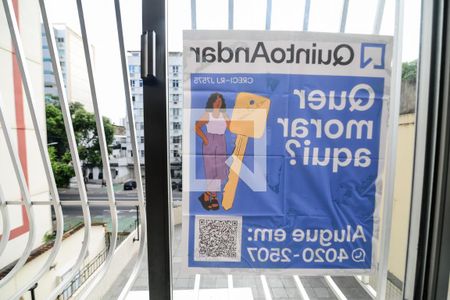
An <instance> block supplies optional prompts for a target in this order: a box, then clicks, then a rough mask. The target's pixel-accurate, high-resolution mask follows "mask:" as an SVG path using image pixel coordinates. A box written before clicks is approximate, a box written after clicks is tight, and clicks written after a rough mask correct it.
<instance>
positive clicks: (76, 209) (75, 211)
mask: <svg viewBox="0 0 450 300" xmlns="http://www.w3.org/2000/svg"><path fill="white" fill-rule="evenodd" d="M172 193H173V197H174V200H175V201H177V200H181V192H178V191H173V192H172ZM59 198H60V200H61V202H64V201H79V200H80V195H79V194H78V193H61V194H60V196H59ZM88 199H89V200H95V201H105V205H104V206H98V205H95V206H94V205H91V206H90V207H89V208H90V212H91V216H92V217H96V216H109V214H110V213H109V206H108V196H107V194H106V193H101V194H98V193H96V194H88ZM116 200H119V201H136V200H138V199H137V193H136V192H129V193H120V194H116ZM117 210H118V213H119V215H120V214H122V215H133V216H135V215H136V206H135V205H130V206H121V207H118V209H117ZM63 214H64V216H69V217H78V216H80V217H81V216H83V213H82V210H81V207H80V206H65V205H63Z"/></svg>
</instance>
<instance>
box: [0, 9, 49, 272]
mask: <svg viewBox="0 0 450 300" xmlns="http://www.w3.org/2000/svg"><path fill="white" fill-rule="evenodd" d="M40 22H41V20H40V14H39V4H38V3H37V2H36V1H32V0H20V1H19V27H20V32H21V36H22V41H23V47H24V50H25V55H26V63H27V67H28V70H29V74H30V77H31V85H32V88H33V92H34V93H33V96H34V97H35V98H34V106H35V109H36V113H37V117H38V120H39V121H40V123H39V126H40V131H41V134H42V135H43V138H44V140H45V141H46V127H45V106H44V96H43V69H42V46H41V25H40ZM0 66H1V67H0V78H1V80H0V95H1V100H0V101H1V104H0V105H1V108H2V109H3V112H4V115H5V117H6V119H7V120H6V122H7V124H8V127H9V128H10V129H11V134H12V137H13V141H12V142H13V144H14V147H15V148H16V149H18V147H17V144H18V142H17V136H18V132H25V146H24V147H23V150H26V155H24V156H25V157H26V161H27V166H26V171H27V173H28V177H29V180H28V181H29V189H30V194H31V197H32V200H33V201H48V200H49V196H48V183H47V180H46V177H45V175H44V169H43V164H42V161H41V158H40V155H39V152H38V151H37V150H36V149H37V141H36V137H35V131H34V128H33V125H32V122H31V118H30V114H29V110H28V106H27V104H26V97H25V93H23V103H24V116H25V118H24V123H25V126H24V128H19V129H18V128H17V125H18V123H17V118H16V112H17V111H18V107H19V106H17V105H16V104H15V103H16V101H17V100H18V98H17V97H16V96H17V95H16V93H15V92H14V80H13V55H12V45H11V36H10V33H9V29H8V25H7V23H6V16H5V13H4V9H3V5H2V4H0ZM17 151H18V150H17ZM23 152H25V151H23ZM0 166H1V167H0V169H1V172H0V187H1V188H2V190H3V193H4V195H5V198H6V200H9V201H13V200H21V195H20V192H19V186H18V183H17V180H16V177H15V173H14V169H13V166H12V163H11V159H10V156H9V154H8V151H7V148H6V145H5V137H4V136H3V134H2V133H0ZM34 212H35V216H36V218H37V219H38V220H39V226H37V227H36V236H37V238H36V240H35V243H34V247H37V246H39V245H40V244H41V243H42V237H43V236H44V234H45V232H47V231H50V230H51V229H52V227H51V215H50V208H49V207H48V206H36V207H35V208H34ZM9 213H10V219H11V221H12V226H13V227H14V228H17V227H20V226H21V225H22V224H23V216H22V209H21V207H19V206H17V207H13V208H10V209H9ZM2 223H3V221H2V220H1V217H0V230H1V228H2V226H3V225H2ZM25 232H26V231H25ZM27 239H28V234H27V233H24V234H21V235H19V236H17V237H15V238H12V239H11V240H10V242H9V243H8V247H7V248H6V250H5V252H4V253H3V254H2V255H1V257H0V268H2V267H3V266H5V265H8V264H9V263H11V262H13V261H14V260H16V259H17V258H19V257H20V256H21V253H22V252H23V250H24V247H25V244H26V242H27Z"/></svg>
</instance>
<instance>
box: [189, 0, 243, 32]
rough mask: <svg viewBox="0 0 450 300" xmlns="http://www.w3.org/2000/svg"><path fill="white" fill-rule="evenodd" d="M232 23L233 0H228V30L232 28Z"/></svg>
mask: <svg viewBox="0 0 450 300" xmlns="http://www.w3.org/2000/svg"><path fill="white" fill-rule="evenodd" d="M194 1H195V0H194ZM233 24H234V0H228V29H229V30H232V29H233Z"/></svg>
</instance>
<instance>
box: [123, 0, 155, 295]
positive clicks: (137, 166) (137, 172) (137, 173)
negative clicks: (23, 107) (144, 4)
mask: <svg viewBox="0 0 450 300" xmlns="http://www.w3.org/2000/svg"><path fill="white" fill-rule="evenodd" d="M114 7H115V13H116V24H117V34H118V40H119V50H120V61H121V65H122V77H123V84H124V90H125V101H126V107H127V118H128V127H129V129H130V139H131V148H132V150H133V152H134V153H138V144H137V136H136V127H135V124H136V123H135V119H134V111H133V102H132V100H131V88H130V80H129V74H128V63H127V57H126V53H125V42H124V38H123V28H122V17H121V11H120V0H114ZM153 65H154V66H155V62H154V64H153ZM133 163H134V177H135V179H136V187H137V196H138V208H139V217H140V219H141V224H142V225H141V226H142V228H146V226H147V219H146V211H145V199H144V189H143V186H142V174H141V162H140V155H134V156H133ZM137 230H139V228H137ZM146 242H147V231H146V230H142V234H141V237H140V239H139V252H138V257H137V260H136V263H135V265H134V267H133V271H132V272H131V275H130V277H129V278H128V280H127V283H126V284H125V286H124V288H123V289H122V292H121V293H120V295H119V298H118V299H119V300H122V299H125V298H126V296H127V294H128V292H129V290H130V289H131V287H132V285H133V284H134V282H135V281H136V278H137V276H138V272H139V270H140V268H141V265H142V262H143V260H144V256H145V245H146Z"/></svg>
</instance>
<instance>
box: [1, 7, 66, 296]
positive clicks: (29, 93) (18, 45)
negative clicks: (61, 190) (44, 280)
mask: <svg viewBox="0 0 450 300" xmlns="http://www.w3.org/2000/svg"><path fill="white" fill-rule="evenodd" d="M3 7H4V10H5V15H6V19H7V21H8V27H9V31H10V34H11V39H12V44H13V46H14V49H15V54H16V58H17V64H18V66H19V70H20V75H21V77H22V82H23V88H24V91H25V95H26V99H27V103H28V109H29V110H30V115H31V120H32V123H33V127H34V129H35V133H36V139H37V144H38V148H39V154H40V156H41V159H42V162H43V165H44V171H45V176H46V179H47V181H48V185H49V189H50V195H51V197H52V199H51V201H50V205H51V206H52V207H53V209H54V211H55V216H56V237H55V242H54V244H53V248H52V250H51V252H50V255H49V257H48V259H47V260H46V262H45V263H44V264H43V265H42V267H41V268H40V269H39V271H38V272H37V274H36V275H35V276H34V277H33V278H32V279H31V280H30V281H29V282H26V283H24V284H23V286H21V288H20V289H19V290H20V291H22V290H23V291H24V292H25V291H27V290H28V289H29V288H30V287H31V286H33V285H34V284H35V283H36V281H37V280H38V279H39V278H40V277H41V276H42V275H43V274H44V273H45V272H46V271H47V270H48V268H49V267H50V265H51V264H52V263H53V261H54V260H55V258H56V255H57V254H58V252H59V250H60V248H61V243H62V236H63V231H64V224H63V222H64V221H63V213H62V208H61V205H60V201H59V195H58V190H57V188H56V182H55V178H54V176H53V171H52V167H51V164H50V158H49V155H48V151H47V143H46V142H45V141H44V139H43V137H42V134H41V133H42V131H41V130H40V126H39V121H38V119H37V116H36V111H35V107H34V103H36V102H37V101H36V100H35V99H34V98H35V93H34V92H33V90H32V86H31V79H30V76H29V71H28V67H27V65H26V62H25V52H24V49H23V46H22V40H21V38H20V34H19V28H18V26H17V19H16V15H15V14H14V9H13V6H12V3H11V1H10V0H3ZM2 119H3V122H2V123H5V124H2V127H4V128H7V124H6V122H4V118H3V117H2ZM6 131H7V130H4V132H6ZM10 138H11V137H10V136H9V135H5V139H6V140H7V143H8V144H9V145H8V148H9V151H14V150H13V149H12V146H11V145H10V143H11V140H10ZM13 160H14V161H15V163H14V164H15V167H16V168H17V167H18V160H17V157H14V159H13ZM16 172H17V170H16ZM19 177H21V179H20V180H19V182H20V186H21V189H23V190H24V191H25V190H26V191H27V192H26V193H27V197H28V199H29V194H28V188H27V187H26V185H25V182H24V181H23V176H19ZM24 191H22V193H23V192H24ZM22 195H23V194H22ZM26 202H28V203H27V205H28V206H30V205H31V201H27V200H26ZM6 203H7V204H8V202H6ZM27 213H28V216H29V217H32V216H33V212H32V210H30V209H27ZM34 226H35V223H34V222H32V223H30V236H29V238H28V243H27V246H26V248H25V251H24V252H25V254H24V255H23V256H22V257H21V258H20V259H19V262H18V263H17V264H16V265H15V266H14V268H13V270H11V271H10V272H9V273H8V275H6V276H5V277H4V278H3V279H2V280H1V281H0V288H1V287H2V286H3V285H5V284H6V283H7V282H8V281H10V280H11V279H12V278H13V276H14V275H15V274H16V273H17V271H19V270H20V268H21V267H22V265H23V264H24V263H25V262H26V261H27V259H28V257H29V255H30V253H31V250H32V247H33V242H34V228H32V227H34ZM32 231H33V234H31V232H32ZM20 291H19V292H20ZM19 296H20V295H19ZM16 298H18V297H17V296H16Z"/></svg>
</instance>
